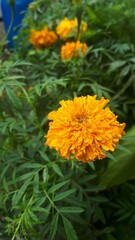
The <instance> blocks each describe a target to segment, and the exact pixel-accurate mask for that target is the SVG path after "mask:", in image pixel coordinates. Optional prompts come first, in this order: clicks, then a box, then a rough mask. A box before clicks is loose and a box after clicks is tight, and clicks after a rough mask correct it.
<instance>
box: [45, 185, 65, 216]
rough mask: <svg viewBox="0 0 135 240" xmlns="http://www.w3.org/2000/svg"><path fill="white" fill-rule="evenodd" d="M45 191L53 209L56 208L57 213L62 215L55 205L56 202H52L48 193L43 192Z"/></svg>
mask: <svg viewBox="0 0 135 240" xmlns="http://www.w3.org/2000/svg"><path fill="white" fill-rule="evenodd" d="M43 191H44V193H45V195H46V197H47V199H48V200H49V202H50V203H51V205H52V207H54V208H55V209H56V211H57V212H58V213H59V214H60V215H62V214H61V212H60V211H59V209H58V208H57V207H56V205H55V204H54V202H53V201H52V199H51V198H50V197H49V195H48V193H47V192H46V190H43Z"/></svg>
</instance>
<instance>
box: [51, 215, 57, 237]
mask: <svg viewBox="0 0 135 240" xmlns="http://www.w3.org/2000/svg"><path fill="white" fill-rule="evenodd" d="M58 220H59V213H58V212H57V213H56V214H55V216H54V217H53V221H52V224H51V230H50V239H51V240H53V239H54V237H55V235H56V232H57V226H58Z"/></svg>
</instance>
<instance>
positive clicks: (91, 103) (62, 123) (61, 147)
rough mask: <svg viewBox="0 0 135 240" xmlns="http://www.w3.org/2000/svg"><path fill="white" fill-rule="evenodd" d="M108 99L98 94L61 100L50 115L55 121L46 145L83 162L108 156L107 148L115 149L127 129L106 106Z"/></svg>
mask: <svg viewBox="0 0 135 240" xmlns="http://www.w3.org/2000/svg"><path fill="white" fill-rule="evenodd" d="M108 102H109V100H107V99H104V97H102V98H101V99H100V100H97V99H96V96H82V97H78V98H74V99H73V100H67V101H64V100H62V101H60V105H61V107H60V108H59V109H58V110H57V111H53V112H50V113H49V115H48V118H49V120H52V122H50V123H49V131H48V134H47V136H45V138H47V141H46V144H47V145H48V146H49V147H50V148H55V149H56V150H57V151H58V152H59V155H60V156H62V157H64V158H67V159H68V160H69V159H70V155H71V154H74V157H75V159H77V160H79V161H82V162H91V161H94V160H96V159H103V158H105V157H106V154H105V151H106V152H108V151H114V150H115V148H116V144H117V143H118V142H119V140H120V138H121V136H122V135H123V134H124V128H125V123H119V122H118V121H117V116H116V115H115V114H114V113H113V112H112V111H111V110H110V108H109V107H106V108H104V107H105V106H106V104H107V103H108ZM104 150H105V151H104Z"/></svg>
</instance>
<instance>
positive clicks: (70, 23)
mask: <svg viewBox="0 0 135 240" xmlns="http://www.w3.org/2000/svg"><path fill="white" fill-rule="evenodd" d="M77 27H78V21H77V18H74V19H72V20H69V19H68V18H67V17H65V18H64V19H63V20H62V21H61V22H60V24H59V25H58V26H57V28H56V32H57V34H58V35H59V36H60V38H61V39H63V40H66V39H67V38H69V37H75V36H76V35H77ZM86 29H87V23H86V22H84V21H81V27H80V32H85V31H86Z"/></svg>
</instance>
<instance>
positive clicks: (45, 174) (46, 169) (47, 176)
mask: <svg viewBox="0 0 135 240" xmlns="http://www.w3.org/2000/svg"><path fill="white" fill-rule="evenodd" d="M48 178H49V174H48V168H47V167H45V168H44V170H43V182H44V183H47V182H48Z"/></svg>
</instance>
